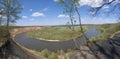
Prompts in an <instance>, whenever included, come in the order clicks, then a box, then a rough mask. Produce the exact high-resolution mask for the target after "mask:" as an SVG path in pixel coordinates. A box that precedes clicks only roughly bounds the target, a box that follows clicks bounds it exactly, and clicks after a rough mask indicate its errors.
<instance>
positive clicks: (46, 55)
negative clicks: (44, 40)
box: [40, 49, 48, 57]
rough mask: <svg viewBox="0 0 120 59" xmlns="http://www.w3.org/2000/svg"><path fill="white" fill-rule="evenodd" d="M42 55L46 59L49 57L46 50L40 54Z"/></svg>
mask: <svg viewBox="0 0 120 59" xmlns="http://www.w3.org/2000/svg"><path fill="white" fill-rule="evenodd" d="M40 55H42V56H44V57H48V51H47V50H46V49H44V50H42V51H41V52H40Z"/></svg>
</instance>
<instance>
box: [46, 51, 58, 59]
mask: <svg viewBox="0 0 120 59" xmlns="http://www.w3.org/2000/svg"><path fill="white" fill-rule="evenodd" d="M48 59H58V54H57V53H54V52H52V53H51V54H50V55H49V56H48Z"/></svg>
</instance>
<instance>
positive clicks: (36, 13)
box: [31, 12, 45, 17]
mask: <svg viewBox="0 0 120 59" xmlns="http://www.w3.org/2000/svg"><path fill="white" fill-rule="evenodd" d="M31 16H33V17H40V16H45V15H44V13H40V12H34V13H33V14H32V15H31Z"/></svg>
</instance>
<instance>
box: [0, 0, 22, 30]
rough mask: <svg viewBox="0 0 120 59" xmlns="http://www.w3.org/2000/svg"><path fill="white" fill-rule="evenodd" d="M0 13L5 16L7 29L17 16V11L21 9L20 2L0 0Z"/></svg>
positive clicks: (16, 0)
mask: <svg viewBox="0 0 120 59" xmlns="http://www.w3.org/2000/svg"><path fill="white" fill-rule="evenodd" d="M0 7H2V8H1V10H3V11H4V12H3V13H1V14H2V15H5V16H6V17H7V25H6V27H7V29H8V27H9V24H10V23H14V22H15V21H16V20H17V19H18V18H19V15H18V14H19V13H20V12H21V10H22V4H21V3H19V1H18V0H0Z"/></svg>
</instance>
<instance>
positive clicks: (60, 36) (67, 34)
mask: <svg viewBox="0 0 120 59" xmlns="http://www.w3.org/2000/svg"><path fill="white" fill-rule="evenodd" d="M83 31H84V33H86V32H87V27H86V26H84V27H83ZM28 35H29V36H30V37H31V38H33V39H39V40H45V41H66V40H70V39H77V38H78V37H81V36H82V33H81V31H80V28H79V26H75V28H74V31H71V29H69V28H68V27H67V26H66V27H42V29H40V30H37V31H30V32H28Z"/></svg>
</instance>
